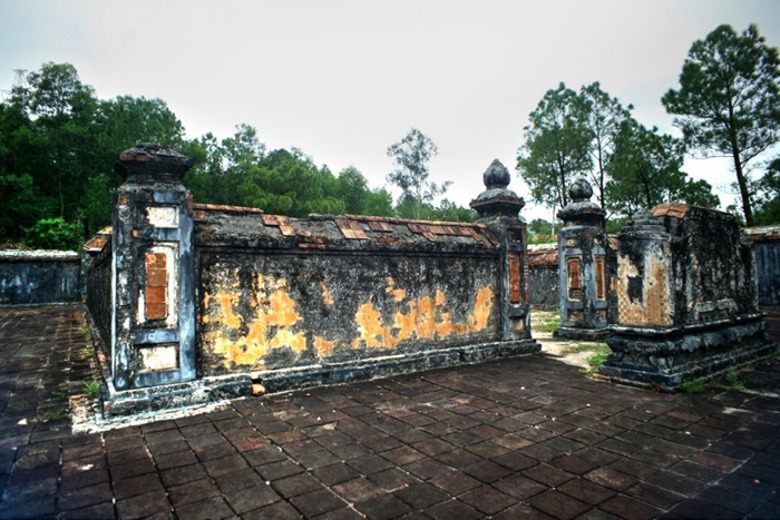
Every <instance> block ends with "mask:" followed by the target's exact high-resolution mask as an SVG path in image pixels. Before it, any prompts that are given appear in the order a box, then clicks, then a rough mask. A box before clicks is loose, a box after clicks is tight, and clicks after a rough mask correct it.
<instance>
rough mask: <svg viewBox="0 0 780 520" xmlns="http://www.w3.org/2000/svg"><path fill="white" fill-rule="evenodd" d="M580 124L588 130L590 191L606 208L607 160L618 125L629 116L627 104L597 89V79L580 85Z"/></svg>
mask: <svg viewBox="0 0 780 520" xmlns="http://www.w3.org/2000/svg"><path fill="white" fill-rule="evenodd" d="M580 100H581V102H580V107H581V111H582V112H581V114H579V115H578V117H579V119H580V121H581V124H582V125H583V126H584V128H585V130H586V131H587V132H588V134H590V139H591V143H590V146H589V147H588V153H589V154H590V156H591V159H592V160H591V171H590V178H591V181H592V182H593V188H594V192H595V193H596V197H597V198H598V201H599V204H600V205H601V208H602V209H605V208H606V197H605V196H604V195H605V193H604V188H605V185H606V182H607V180H608V173H607V172H608V171H609V168H610V161H611V160H612V155H613V154H614V152H615V142H616V140H617V135H618V133H619V132H620V125H621V124H622V123H623V122H624V121H626V120H628V119H629V118H630V117H631V113H630V110H632V109H633V108H634V107H633V106H632V105H628V108H627V109H626V108H623V105H621V104H620V101H618V99H617V98H614V97H610V96H609V94H607V93H606V92H604V91H603V90H602V89H601V85H600V84H599V82H598V81H596V82H594V83H591V84H590V85H587V86H583V87H582V88H581V89H580Z"/></svg>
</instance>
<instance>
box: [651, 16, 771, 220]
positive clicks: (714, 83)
mask: <svg viewBox="0 0 780 520" xmlns="http://www.w3.org/2000/svg"><path fill="white" fill-rule="evenodd" d="M779 80H780V59H778V51H777V49H776V48H773V47H769V46H768V45H767V44H766V41H765V39H764V38H763V37H762V36H760V35H759V33H758V29H757V28H756V26H755V25H750V26H749V27H748V28H747V29H746V30H745V31H744V32H743V33H742V34H741V35H740V34H737V33H736V32H735V31H734V29H733V28H732V27H731V26H729V25H721V26H719V27H717V28H716V29H715V30H714V31H712V32H711V33H710V34H708V35H707V37H706V38H705V39H704V40H698V41H696V42H694V43H693V45H692V46H691V49H690V51H689V52H688V56H687V58H686V59H685V62H684V63H683V68H682V73H681V74H680V88H679V89H677V90H675V89H671V90H669V91H668V92H667V93H666V94H665V95H664V96H663V98H662V100H661V101H662V103H663V104H664V106H665V107H666V110H667V111H668V112H669V113H671V114H675V115H677V116H679V117H677V118H676V119H675V124H676V125H677V126H678V127H679V128H680V129H682V131H683V134H684V136H685V140H686V143H687V144H688V145H689V146H690V147H691V148H692V149H693V150H696V151H698V152H700V153H702V154H703V155H704V156H726V157H730V158H731V159H732V161H733V168H734V173H735V174H736V177H737V185H738V187H739V193H740V198H741V202H742V211H743V214H744V216H745V221H746V223H747V224H748V225H751V224H752V223H753V201H752V198H753V195H752V194H751V192H750V179H749V171H748V167H749V164H750V163H751V162H752V161H753V160H754V159H755V158H756V157H758V156H760V155H761V154H762V153H763V152H765V151H767V150H768V149H770V148H771V147H772V146H774V145H775V144H776V143H777V142H778V140H780V87H779V85H778V81H779Z"/></svg>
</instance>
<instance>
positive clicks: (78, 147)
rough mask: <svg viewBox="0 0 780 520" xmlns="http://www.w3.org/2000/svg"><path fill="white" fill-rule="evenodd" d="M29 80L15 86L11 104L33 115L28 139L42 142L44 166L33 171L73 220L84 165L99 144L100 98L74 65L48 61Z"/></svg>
mask: <svg viewBox="0 0 780 520" xmlns="http://www.w3.org/2000/svg"><path fill="white" fill-rule="evenodd" d="M26 80H27V81H26V85H17V86H15V87H14V88H13V90H12V95H11V102H12V103H13V104H15V105H18V106H19V107H20V108H21V110H22V111H23V113H24V114H25V115H26V116H28V117H29V118H30V119H31V123H32V124H31V126H30V127H29V129H30V130H31V133H28V134H27V137H28V138H29V139H30V140H29V142H30V143H34V142H35V141H36V140H38V143H37V144H38V145H39V150H40V153H41V154H42V155H41V159H43V161H42V164H39V166H38V168H36V169H35V170H34V171H30V172H29V173H31V174H32V175H33V177H35V178H36V182H37V184H38V185H39V187H40V188H41V190H42V191H43V193H44V194H46V195H53V196H55V197H56V198H57V201H58V205H59V216H61V217H63V218H65V219H66V220H68V221H71V220H74V219H75V218H77V217H78V216H79V215H78V208H79V206H80V199H81V197H82V196H83V195H84V194H83V190H82V189H81V186H82V181H83V180H84V173H85V166H86V165H88V164H89V163H90V161H89V157H91V156H92V155H93V153H94V150H95V148H96V143H95V135H96V133H95V132H94V128H93V123H94V117H95V111H96V109H97V99H96V98H95V95H94V90H93V89H92V87H90V86H88V85H84V84H83V83H81V80H79V77H78V72H77V71H76V69H75V67H73V65H71V64H69V63H62V64H55V63H51V62H50V63H46V64H44V65H43V66H42V67H41V70H40V71H38V72H33V73H31V74H29V75H28V76H27V78H26ZM19 135H20V136H21V135H23V134H19ZM40 144H43V146H40Z"/></svg>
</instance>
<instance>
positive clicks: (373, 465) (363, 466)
mask: <svg viewBox="0 0 780 520" xmlns="http://www.w3.org/2000/svg"><path fill="white" fill-rule="evenodd" d="M347 464H349V465H350V466H351V467H352V468H354V469H355V470H357V471H359V472H360V473H361V474H362V475H371V474H373V473H377V472H379V471H385V470H387V469H390V468H392V467H393V463H392V462H390V461H389V460H387V459H384V458H382V457H380V456H379V455H374V454H371V455H366V456H364V457H358V458H356V459H352V460H348V461H347Z"/></svg>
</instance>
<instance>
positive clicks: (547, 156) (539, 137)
mask: <svg viewBox="0 0 780 520" xmlns="http://www.w3.org/2000/svg"><path fill="white" fill-rule="evenodd" d="M582 110H583V106H582V100H581V99H580V98H579V96H577V93H576V92H574V91H573V90H571V89H569V88H567V87H566V85H564V84H563V83H561V84H560V85H559V86H558V88H557V89H550V90H548V91H547V92H546V93H545V95H544V98H542V100H541V101H540V102H539V105H538V106H537V107H536V109H535V110H534V111H533V112H531V114H530V116H529V119H530V121H531V124H530V125H528V126H526V127H525V128H524V130H525V143H524V144H523V146H522V147H521V148H520V150H518V157H517V170H518V172H519V173H520V175H521V176H522V177H523V179H524V180H525V182H526V183H527V184H528V186H529V187H530V188H531V196H532V198H533V199H534V201H536V202H538V203H542V204H546V205H548V206H553V207H555V206H559V207H561V208H563V207H565V206H566V204H567V203H568V193H567V188H568V185H569V181H570V180H571V179H572V178H573V177H575V176H577V175H580V174H584V173H587V172H588V171H589V170H590V166H591V161H590V156H589V155H588V150H589V146H590V140H591V135H590V133H589V131H588V129H587V128H585V126H584V125H583V124H582V123H581V121H580V116H581V114H582Z"/></svg>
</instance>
